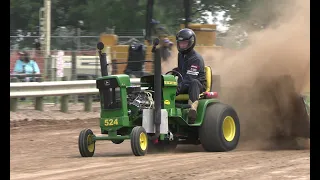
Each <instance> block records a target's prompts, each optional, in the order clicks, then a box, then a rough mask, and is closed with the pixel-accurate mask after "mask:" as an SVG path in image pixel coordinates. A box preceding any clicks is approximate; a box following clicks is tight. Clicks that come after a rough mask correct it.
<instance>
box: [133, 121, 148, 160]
mask: <svg viewBox="0 0 320 180" xmlns="http://www.w3.org/2000/svg"><path fill="white" fill-rule="evenodd" d="M130 140H131V150H132V152H133V154H134V155H135V156H144V155H145V154H146V153H147V151H148V135H147V133H146V130H145V129H144V128H143V127H141V126H136V127H134V128H133V129H132V132H131V138H130Z"/></svg>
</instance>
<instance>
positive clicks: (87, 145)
mask: <svg viewBox="0 0 320 180" xmlns="http://www.w3.org/2000/svg"><path fill="white" fill-rule="evenodd" d="M95 146H96V144H95V140H94V135H93V132H92V131H91V129H84V130H82V131H81V132H80V135H79V140H78V147H79V151H80V154H81V156H82V157H92V156H93V154H94V150H95Z"/></svg>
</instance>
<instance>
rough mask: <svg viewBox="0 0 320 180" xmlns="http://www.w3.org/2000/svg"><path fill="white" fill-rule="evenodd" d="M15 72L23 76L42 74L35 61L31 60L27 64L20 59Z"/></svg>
mask: <svg viewBox="0 0 320 180" xmlns="http://www.w3.org/2000/svg"><path fill="white" fill-rule="evenodd" d="M14 72H15V73H23V74H33V73H40V69H39V66H38V64H37V63H36V62H35V61H34V60H30V61H29V62H27V63H26V62H25V61H22V60H20V59H18V60H17V61H16V64H15V67H14Z"/></svg>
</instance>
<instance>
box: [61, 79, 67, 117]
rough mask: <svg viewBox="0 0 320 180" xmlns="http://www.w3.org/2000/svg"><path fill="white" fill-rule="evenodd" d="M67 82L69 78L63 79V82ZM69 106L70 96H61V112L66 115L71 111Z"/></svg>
mask: <svg viewBox="0 0 320 180" xmlns="http://www.w3.org/2000/svg"><path fill="white" fill-rule="evenodd" d="M67 80H68V77H67V76H63V77H62V81H67ZM68 104H69V96H68V95H66V96H61V98H60V111H61V112H64V113H66V112H68V110H69V106H68Z"/></svg>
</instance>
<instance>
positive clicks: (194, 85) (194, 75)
mask: <svg viewBox="0 0 320 180" xmlns="http://www.w3.org/2000/svg"><path fill="white" fill-rule="evenodd" d="M176 40H177V48H178V51H179V53H178V67H177V68H175V69H174V70H176V71H178V72H179V73H180V74H181V75H182V77H183V80H182V81H181V80H179V81H180V82H178V83H179V84H178V88H177V93H176V94H177V95H178V94H189V100H188V104H190V105H191V108H190V110H189V114H188V119H189V122H188V123H190V124H193V123H194V122H195V120H196V115H197V107H198V100H199V95H200V94H201V93H202V92H204V91H205V87H206V83H207V82H206V78H205V71H204V61H203V59H202V57H201V55H200V54H198V53H197V52H196V51H195V50H194V49H193V48H194V46H195V44H196V35H195V33H194V32H193V31H192V30H191V29H188V28H185V29H182V30H180V31H179V32H178V34H177V35H176Z"/></svg>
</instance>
